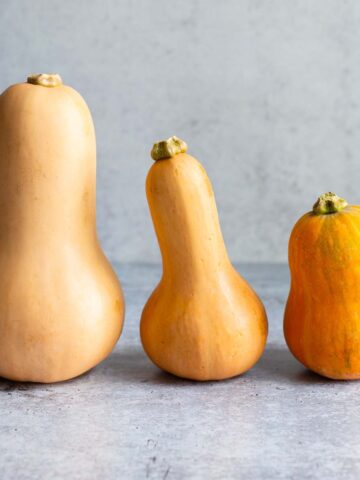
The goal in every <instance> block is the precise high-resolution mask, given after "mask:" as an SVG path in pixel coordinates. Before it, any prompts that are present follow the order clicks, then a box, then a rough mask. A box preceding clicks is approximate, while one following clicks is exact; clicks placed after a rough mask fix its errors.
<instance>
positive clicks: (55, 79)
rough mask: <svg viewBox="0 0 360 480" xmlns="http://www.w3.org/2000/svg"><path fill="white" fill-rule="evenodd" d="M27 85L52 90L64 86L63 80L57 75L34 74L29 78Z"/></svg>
mask: <svg viewBox="0 0 360 480" xmlns="http://www.w3.org/2000/svg"><path fill="white" fill-rule="evenodd" d="M27 83H31V84H32V85H40V86H42V87H48V88H52V87H58V86H59V85H62V80H61V77H60V75H58V74H57V73H33V74H32V75H29V76H28V78H27Z"/></svg>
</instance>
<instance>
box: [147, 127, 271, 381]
mask: <svg viewBox="0 0 360 480" xmlns="http://www.w3.org/2000/svg"><path fill="white" fill-rule="evenodd" d="M152 156H153V158H154V160H155V163H154V164H153V165H152V167H151V169H150V171H149V174H148V176H147V181H146V194H147V199H148V203H149V207H150V212H151V215H152V219H153V223H154V227H155V231H156V234H157V238H158V241H159V245H160V249H161V253H162V260H163V275H162V278H161V281H160V283H159V285H158V286H157V287H156V289H155V290H154V292H153V293H152V295H151V296H150V298H149V300H148V302H147V303H146V305H145V307H144V310H143V313H142V317H141V325H140V332H141V340H142V344H143V346H144V349H145V351H146V353H147V354H148V356H149V357H150V359H151V360H152V361H153V362H154V363H155V364H156V365H157V366H159V367H160V368H162V369H163V370H166V371H168V372H170V373H173V374H175V375H178V376H180V377H184V378H189V379H193V380H220V379H224V378H228V377H233V376H235V375H239V374H241V373H243V372H245V371H246V370H248V369H249V368H251V367H252V366H253V365H254V364H255V363H256V361H257V360H258V359H259V357H260V356H261V354H262V352H263V350H264V346H265V342H266V337H267V319H266V314H265V310H264V307H263V305H262V303H261V301H260V300H259V298H258V297H257V295H256V294H255V292H254V291H253V290H252V288H251V287H250V286H249V285H248V284H247V283H246V281H245V280H244V279H243V278H242V277H241V276H240V275H239V274H238V273H237V272H236V271H235V269H234V268H233V266H232V265H231V263H230V261H229V258H228V255H227V252H226V248H225V245H224V241H223V238H222V234H221V230H220V225H219V220H218V214H217V210H216V204H215V198H214V193H213V190H212V187H211V184H210V181H209V179H208V177H207V175H206V172H205V170H204V168H203V167H202V166H201V164H200V163H199V162H198V161H197V160H196V159H195V158H193V157H191V156H190V155H188V154H186V144H185V143H184V142H183V141H181V140H179V139H178V138H176V137H172V138H170V139H169V140H167V141H164V142H160V143H158V144H155V145H154V148H153V150H152Z"/></svg>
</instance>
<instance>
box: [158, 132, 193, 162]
mask: <svg viewBox="0 0 360 480" xmlns="http://www.w3.org/2000/svg"><path fill="white" fill-rule="evenodd" d="M186 151H187V145H186V143H185V142H184V141H183V140H181V139H180V138H178V137H170V138H168V139H167V140H163V141H161V142H157V143H155V144H154V146H153V148H152V150H151V157H152V159H153V160H155V161H156V160H163V159H164V158H171V157H174V156H175V155H177V154H178V153H185V152H186Z"/></svg>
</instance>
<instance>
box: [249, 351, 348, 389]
mask: <svg viewBox="0 0 360 480" xmlns="http://www.w3.org/2000/svg"><path fill="white" fill-rule="evenodd" d="M254 374H255V378H254V381H271V380H273V381H277V382H279V384H281V383H287V384H289V383H292V384H302V385H315V384H316V385H326V384H329V383H334V382H343V381H342V380H331V379H329V378H326V377H323V376H321V375H318V374H317V373H315V372H312V371H311V370H308V369H307V368H306V367H304V366H303V365H302V364H301V363H300V362H298V361H297V360H296V358H295V357H294V356H293V355H292V353H291V352H290V351H289V350H288V348H287V347H286V345H284V346H281V345H279V346H278V345H276V346H275V345H268V347H267V348H266V350H265V352H264V354H263V356H262V357H261V359H260V360H259V362H258V363H257V365H256V366H255V367H254Z"/></svg>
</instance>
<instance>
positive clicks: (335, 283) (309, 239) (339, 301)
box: [284, 206, 360, 380]
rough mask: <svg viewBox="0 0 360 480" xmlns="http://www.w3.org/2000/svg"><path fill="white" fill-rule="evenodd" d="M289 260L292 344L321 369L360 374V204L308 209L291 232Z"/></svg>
mask: <svg viewBox="0 0 360 480" xmlns="http://www.w3.org/2000/svg"><path fill="white" fill-rule="evenodd" d="M289 266H290V272H291V287H290V293H289V297H288V301H287V304H286V309H285V318H284V334H285V339H286V342H287V344H288V347H289V349H290V350H291V352H292V353H293V355H294V356H295V357H296V358H297V359H298V360H299V361H300V362H301V363H302V364H303V365H305V366H306V367H307V368H309V369H311V370H313V371H314V372H316V373H318V374H320V375H323V376H325V377H328V378H332V379H338V380H352V379H357V378H360V308H359V298H360V207H358V206H347V207H346V208H344V209H343V210H341V211H339V212H336V213H332V214H328V215H316V214H314V213H312V212H310V213H307V214H305V215H304V216H303V217H302V218H301V219H300V220H299V221H298V222H297V223H296V225H295V227H294V229H293V231H292V233H291V236H290V241H289Z"/></svg>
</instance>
